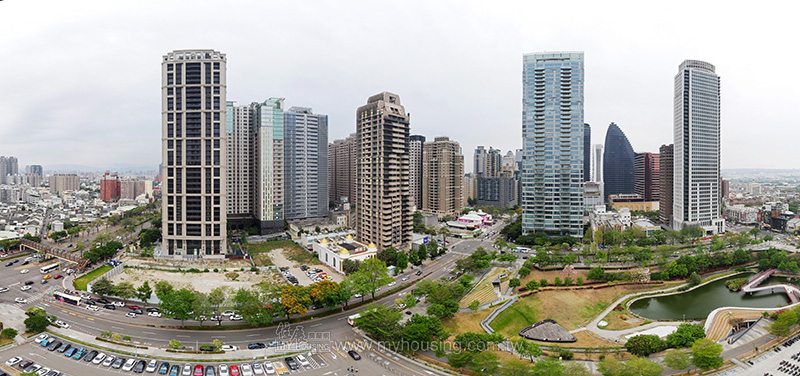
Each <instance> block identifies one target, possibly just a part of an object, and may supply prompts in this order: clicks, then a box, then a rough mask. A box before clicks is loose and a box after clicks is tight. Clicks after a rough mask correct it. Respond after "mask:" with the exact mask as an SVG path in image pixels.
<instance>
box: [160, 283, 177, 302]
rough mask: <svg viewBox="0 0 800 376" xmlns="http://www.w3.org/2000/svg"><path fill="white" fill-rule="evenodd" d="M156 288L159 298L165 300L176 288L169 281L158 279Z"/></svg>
mask: <svg viewBox="0 0 800 376" xmlns="http://www.w3.org/2000/svg"><path fill="white" fill-rule="evenodd" d="M155 290H156V296H157V297H158V300H164V299H166V297H167V296H168V295H169V293H171V292H172V291H174V290H175V288H174V287H173V286H172V284H171V283H169V282H167V281H158V282H156V284H155Z"/></svg>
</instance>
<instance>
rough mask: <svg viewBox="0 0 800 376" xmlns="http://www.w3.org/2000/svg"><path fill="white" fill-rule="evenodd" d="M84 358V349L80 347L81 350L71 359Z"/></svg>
mask: <svg viewBox="0 0 800 376" xmlns="http://www.w3.org/2000/svg"><path fill="white" fill-rule="evenodd" d="M84 356H86V349H85V348H83V347H81V349H80V350H78V351H76V352H75V354H72V359H75V360H81V358H83V357H84Z"/></svg>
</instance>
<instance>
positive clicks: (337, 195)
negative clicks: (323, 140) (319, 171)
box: [328, 133, 358, 203]
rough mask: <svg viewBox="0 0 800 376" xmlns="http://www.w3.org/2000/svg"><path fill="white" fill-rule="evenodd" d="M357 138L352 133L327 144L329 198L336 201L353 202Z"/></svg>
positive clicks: (354, 197) (354, 195)
mask: <svg viewBox="0 0 800 376" xmlns="http://www.w3.org/2000/svg"><path fill="white" fill-rule="evenodd" d="M357 140H358V138H357V137H356V134H355V133H353V134H351V135H350V136H348V137H347V138H345V139H343V140H335V141H333V142H332V143H330V144H329V145H328V163H329V164H330V170H329V172H330V175H329V176H330V198H331V200H334V201H336V202H338V203H344V202H351V203H354V202H355V200H356V164H357V160H358V148H357V146H358V144H357Z"/></svg>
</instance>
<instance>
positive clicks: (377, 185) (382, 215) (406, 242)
mask: <svg viewBox="0 0 800 376" xmlns="http://www.w3.org/2000/svg"><path fill="white" fill-rule="evenodd" d="M409 124H410V117H409V115H408V114H407V113H406V111H405V108H404V107H403V106H402V105H401V104H400V97H399V96H398V95H397V94H392V93H389V92H383V93H380V94H377V95H373V96H371V97H369V99H368V100H367V104H366V105H363V106H361V107H359V108H358V110H357V111H356V135H357V138H358V161H357V175H356V176H357V180H356V236H357V237H358V240H359V241H361V242H362V243H365V244H368V243H373V244H375V246H377V248H378V249H379V250H381V249H384V248H388V247H394V248H396V249H399V250H404V249H408V247H409V246H410V244H411V229H412V212H411V210H412V207H413V206H414V203H413V202H412V199H411V196H410V194H409V166H408V164H409V161H408V159H409V136H410V133H409V131H410V130H409Z"/></svg>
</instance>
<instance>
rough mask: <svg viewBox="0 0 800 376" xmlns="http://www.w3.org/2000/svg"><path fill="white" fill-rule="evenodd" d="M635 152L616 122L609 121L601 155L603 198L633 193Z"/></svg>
mask: <svg viewBox="0 0 800 376" xmlns="http://www.w3.org/2000/svg"><path fill="white" fill-rule="evenodd" d="M635 159H636V153H635V152H634V151H633V148H632V147H631V143H630V142H628V137H626V136H625V133H624V132H622V129H620V128H619V127H618V126H617V125H616V124H614V123H611V124H610V125H609V126H608V130H607V131H606V144H605V154H604V155H603V184H604V185H605V192H604V194H605V198H604V199H605V200H606V201H608V196H610V195H619V194H632V193H634V184H633V183H634V180H635V175H634V162H635Z"/></svg>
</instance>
